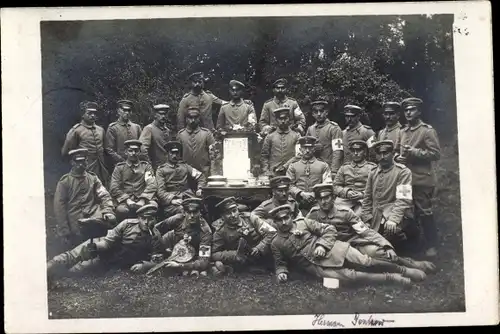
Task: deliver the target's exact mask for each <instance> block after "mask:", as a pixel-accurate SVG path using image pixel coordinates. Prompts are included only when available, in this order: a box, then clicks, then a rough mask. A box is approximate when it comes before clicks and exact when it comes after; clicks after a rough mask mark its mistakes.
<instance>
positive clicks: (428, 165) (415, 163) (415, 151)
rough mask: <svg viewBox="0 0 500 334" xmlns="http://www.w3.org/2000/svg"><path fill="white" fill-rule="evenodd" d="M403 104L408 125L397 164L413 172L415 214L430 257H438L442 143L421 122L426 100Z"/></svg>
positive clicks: (430, 127)
mask: <svg viewBox="0 0 500 334" xmlns="http://www.w3.org/2000/svg"><path fill="white" fill-rule="evenodd" d="M401 104H402V106H403V109H404V113H405V117H406V119H407V121H408V125H407V126H406V127H405V128H403V130H402V131H401V154H400V157H398V160H397V161H399V162H401V163H403V164H405V165H406V166H407V167H408V168H409V169H410V170H411V172H412V184H413V201H414V203H415V214H416V217H417V218H418V220H419V221H420V223H421V225H422V229H423V232H424V236H425V239H426V243H427V245H426V248H427V249H426V255H427V256H429V257H434V256H436V255H437V250H436V247H437V243H438V240H437V239H438V234H437V228H436V223H435V221H434V215H433V210H432V202H433V199H434V190H435V187H436V183H437V180H436V175H435V173H434V170H433V168H432V162H434V161H437V160H439V158H440V147H439V140H438V136H437V133H436V130H434V128H433V127H432V126H430V125H429V124H426V123H424V122H422V120H421V119H420V116H421V111H420V105H421V104H422V100H420V99H418V98H409V99H406V100H403V102H402V103H401Z"/></svg>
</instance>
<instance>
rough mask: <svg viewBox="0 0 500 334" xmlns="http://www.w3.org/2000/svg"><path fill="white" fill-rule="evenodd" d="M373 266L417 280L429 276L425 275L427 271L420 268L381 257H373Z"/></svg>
mask: <svg viewBox="0 0 500 334" xmlns="http://www.w3.org/2000/svg"><path fill="white" fill-rule="evenodd" d="M372 267H373V268H374V269H375V268H376V269H380V270H381V271H384V272H389V273H399V274H402V275H403V276H404V277H408V278H410V279H411V280H412V281H415V282H420V281H423V280H425V279H426V277H427V275H425V273H424V272H423V271H422V270H420V269H414V268H408V267H404V266H400V265H398V264H395V263H392V262H389V261H385V260H380V259H373V258H372Z"/></svg>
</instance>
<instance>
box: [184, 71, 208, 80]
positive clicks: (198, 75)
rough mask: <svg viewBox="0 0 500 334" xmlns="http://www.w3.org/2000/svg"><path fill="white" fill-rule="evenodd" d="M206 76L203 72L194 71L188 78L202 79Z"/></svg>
mask: <svg viewBox="0 0 500 334" xmlns="http://www.w3.org/2000/svg"><path fill="white" fill-rule="evenodd" d="M204 76H205V75H204V73H203V72H194V73H191V74H190V75H189V76H188V80H200V79H201V80H202V79H203V77H204Z"/></svg>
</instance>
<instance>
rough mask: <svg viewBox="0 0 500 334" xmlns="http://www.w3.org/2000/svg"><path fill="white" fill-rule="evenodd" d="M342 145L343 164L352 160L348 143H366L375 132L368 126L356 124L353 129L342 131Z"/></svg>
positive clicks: (348, 128)
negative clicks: (361, 141) (358, 141)
mask: <svg viewBox="0 0 500 334" xmlns="http://www.w3.org/2000/svg"><path fill="white" fill-rule="evenodd" d="M342 135H343V143H344V163H346V162H350V161H351V160H352V153H351V151H350V150H349V143H350V142H351V141H353V140H363V141H368V139H370V138H371V137H373V136H374V135H375V132H374V131H373V130H372V128H371V127H369V126H368V125H364V124H361V123H358V124H357V125H356V126H355V127H353V128H350V127H347V128H345V129H344V131H342Z"/></svg>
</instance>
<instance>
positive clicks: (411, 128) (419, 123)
mask: <svg viewBox="0 0 500 334" xmlns="http://www.w3.org/2000/svg"><path fill="white" fill-rule="evenodd" d="M422 125H424V122H422V120H419V121H418V123H417V125H415V126H410V125H409V124H408V129H409V130H411V131H415V130H416V129H418V128H419V127H421V126H422Z"/></svg>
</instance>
